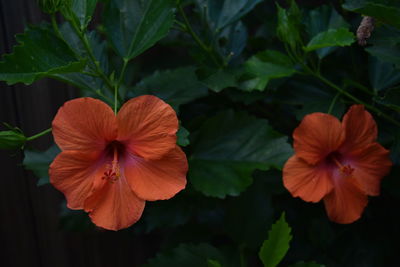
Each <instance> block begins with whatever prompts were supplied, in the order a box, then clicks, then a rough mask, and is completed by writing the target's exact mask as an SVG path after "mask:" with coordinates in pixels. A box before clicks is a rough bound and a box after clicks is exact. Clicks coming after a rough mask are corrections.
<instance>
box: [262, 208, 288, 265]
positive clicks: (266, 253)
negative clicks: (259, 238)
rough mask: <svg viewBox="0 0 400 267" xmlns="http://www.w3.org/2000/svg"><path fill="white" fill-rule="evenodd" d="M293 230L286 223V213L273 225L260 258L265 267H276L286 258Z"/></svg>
mask: <svg viewBox="0 0 400 267" xmlns="http://www.w3.org/2000/svg"><path fill="white" fill-rule="evenodd" d="M290 232H291V228H290V226H289V225H288V224H287V222H286V221H285V213H282V215H281V218H280V219H279V220H278V221H277V222H276V223H275V224H273V225H272V227H271V230H270V231H269V232H268V239H266V240H265V241H264V243H263V245H262V247H261V249H260V252H259V254H258V255H259V257H260V259H261V261H262V262H263V264H264V267H275V266H277V265H278V264H279V262H280V261H281V260H282V259H283V257H285V255H286V253H287V251H288V250H289V243H290V240H291V239H292V235H291V234H290Z"/></svg>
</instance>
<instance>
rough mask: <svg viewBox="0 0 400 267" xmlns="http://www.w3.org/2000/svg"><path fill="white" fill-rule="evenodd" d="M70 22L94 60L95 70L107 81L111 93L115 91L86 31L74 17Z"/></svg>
mask: <svg viewBox="0 0 400 267" xmlns="http://www.w3.org/2000/svg"><path fill="white" fill-rule="evenodd" d="M69 23H70V24H71V25H72V28H74V30H75V32H76V34H77V35H78V37H79V39H80V40H81V42H82V43H83V46H84V47H85V50H86V52H87V54H88V55H89V58H90V60H91V61H92V63H93V65H94V67H95V69H94V71H95V72H96V73H97V74H98V75H99V76H100V78H102V79H103V81H104V82H105V83H106V85H107V87H108V88H109V89H110V91H111V93H113V92H114V86H113V84H112V82H111V81H110V79H109V78H108V77H107V76H106V75H105V73H104V72H103V70H102V69H101V67H100V65H99V62H98V61H97V60H96V57H95V56H94V54H93V51H92V48H91V46H90V44H89V40H88V38H87V36H86V34H85V33H83V32H82V31H81V29H80V28H79V27H78V25H76V23H75V21H74V20H73V19H71V20H69Z"/></svg>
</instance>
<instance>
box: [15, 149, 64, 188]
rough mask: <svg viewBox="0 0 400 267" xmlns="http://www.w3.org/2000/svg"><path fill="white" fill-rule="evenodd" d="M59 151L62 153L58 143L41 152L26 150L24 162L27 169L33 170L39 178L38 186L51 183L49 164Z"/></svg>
mask: <svg viewBox="0 0 400 267" xmlns="http://www.w3.org/2000/svg"><path fill="white" fill-rule="evenodd" d="M58 153H60V149H59V148H58V147H57V146H56V145H52V146H51V147H50V148H49V149H47V150H46V151H40V152H38V151H31V150H25V158H24V161H23V163H22V164H23V165H24V167H25V169H27V170H31V171H32V172H33V173H34V174H35V176H36V177H38V178H39V180H38V183H37V185H38V186H39V185H44V184H48V183H49V175H48V172H49V166H50V163H51V162H52V161H53V160H54V158H55V157H56V156H57V154H58Z"/></svg>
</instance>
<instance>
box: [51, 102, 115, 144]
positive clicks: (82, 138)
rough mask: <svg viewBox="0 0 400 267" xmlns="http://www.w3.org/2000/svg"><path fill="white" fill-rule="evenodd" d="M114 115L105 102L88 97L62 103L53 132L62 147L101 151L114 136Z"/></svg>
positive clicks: (55, 119)
mask: <svg viewBox="0 0 400 267" xmlns="http://www.w3.org/2000/svg"><path fill="white" fill-rule="evenodd" d="M116 126H117V125H116V118H115V115H114V113H113V111H112V110H111V108H110V107H109V106H108V105H107V104H105V103H104V102H102V101H100V100H97V99H93V98H90V97H84V98H77V99H73V100H71V101H68V102H65V104H64V105H63V106H62V107H61V108H60V109H59V110H58V112H57V115H56V116H55V118H54V120H53V135H54V140H55V142H56V143H57V145H58V146H59V147H60V148H61V149H62V150H87V151H93V150H102V149H104V147H105V146H106V144H107V143H108V142H110V141H112V140H114V139H115V138H116V136H117V127H116Z"/></svg>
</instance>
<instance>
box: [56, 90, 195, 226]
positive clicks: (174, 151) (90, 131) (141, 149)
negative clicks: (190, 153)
mask: <svg viewBox="0 0 400 267" xmlns="http://www.w3.org/2000/svg"><path fill="white" fill-rule="evenodd" d="M177 129H178V119H177V117H176V113H175V111H174V110H173V109H172V108H171V106H169V105H168V104H166V103H165V102H163V101H162V100H160V99H159V98H157V97H154V96H149V95H146V96H140V97H136V98H133V99H131V100H129V101H128V102H126V103H125V104H124V105H123V106H122V108H121V109H120V111H119V112H118V114H117V115H114V113H113V111H112V110H111V108H110V107H109V106H108V105H107V104H105V103H103V102H101V101H99V100H96V99H93V98H88V97H87V98H78V99H74V100H71V101H68V102H66V103H65V104H64V106H63V107H61V108H60V109H59V111H58V113H57V115H56V117H55V118H54V121H53V135H54V139H55V142H56V143H57V145H58V146H59V147H60V148H61V150H62V152H61V153H60V154H59V155H58V156H57V157H56V158H55V160H54V161H53V163H52V164H51V166H50V171H49V173H50V181H51V183H52V184H53V185H54V186H55V187H56V188H57V189H58V190H60V191H61V192H63V193H64V195H65V197H66V199H67V205H68V207H69V208H71V209H84V210H85V211H86V212H89V216H90V218H91V219H92V221H93V222H94V223H95V224H96V225H97V226H100V227H102V228H105V229H110V230H119V229H122V228H126V227H129V226H130V225H132V224H134V223H135V222H136V221H137V220H138V219H139V218H140V216H141V215H142V212H143V209H144V205H145V201H146V200H148V201H154V200H161V199H169V198H171V197H173V196H174V195H175V194H176V193H177V192H179V191H180V190H182V189H184V188H185V185H186V172H187V169H188V166H187V160H186V156H185V154H184V153H183V152H182V150H181V149H180V148H179V147H178V146H177V145H176V132H177Z"/></svg>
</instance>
